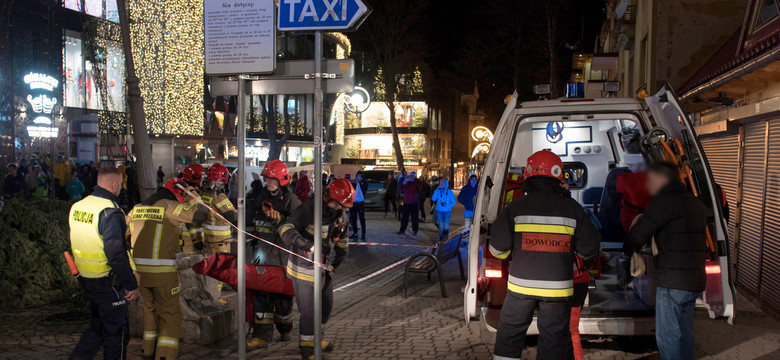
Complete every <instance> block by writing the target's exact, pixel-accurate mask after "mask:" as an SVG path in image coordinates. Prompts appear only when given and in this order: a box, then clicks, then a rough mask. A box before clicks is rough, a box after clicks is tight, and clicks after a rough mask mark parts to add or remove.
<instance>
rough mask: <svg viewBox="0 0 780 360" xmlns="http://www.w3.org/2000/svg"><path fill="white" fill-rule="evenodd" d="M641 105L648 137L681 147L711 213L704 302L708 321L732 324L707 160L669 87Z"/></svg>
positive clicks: (721, 223) (725, 256) (723, 245)
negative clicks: (648, 115) (645, 109)
mask: <svg viewBox="0 0 780 360" xmlns="http://www.w3.org/2000/svg"><path fill="white" fill-rule="evenodd" d="M645 101H646V103H647V106H648V108H649V109H650V112H651V113H652V116H653V118H652V119H651V124H648V125H649V128H650V129H651V130H650V133H649V134H648V135H653V133H654V131H653V128H660V129H663V130H666V132H667V133H668V134H667V135H668V137H669V138H667V139H664V140H665V142H666V143H667V144H672V143H676V144H679V145H681V146H680V147H681V148H682V150H683V151H684V153H685V155H684V156H683V157H682V158H681V160H682V161H681V163H682V164H685V165H688V166H689V167H690V170H691V171H690V178H692V181H691V183H692V184H693V185H694V187H695V191H696V192H697V193H698V197H699V198H700V199H701V200H702V201H703V202H704V203H705V204H706V205H707V207H709V208H711V209H712V217H711V219H710V223H709V224H708V226H709V233H710V235H709V236H710V238H712V241H713V246H714V247H715V249H714V250H715V251H713V252H712V254H711V256H710V259H709V260H708V262H707V266H706V271H707V288H706V290H705V291H704V302H705V304H706V305H707V308H708V310H709V314H710V317H713V318H714V317H717V316H723V317H726V318H728V321H729V323H732V321H733V318H734V315H735V310H734V294H735V291H734V287H733V284H732V283H731V276H730V275H729V271H730V267H729V264H730V262H729V253H728V252H729V247H728V232H727V231H726V221H725V220H724V218H723V211H722V208H721V202H720V193H719V190H717V189H718V188H717V186H716V185H715V180H714V179H713V177H712V171H711V170H710V166H709V163H708V162H707V157H706V155H705V154H704V150H703V148H702V146H701V144H700V143H699V138H698V135H697V134H696V130H695V129H694V127H693V123H692V122H691V120H690V118H689V117H688V115H687V113H686V112H685V111H684V110H683V108H682V104H681V103H680V100H679V99H678V98H677V95H676V94H675V93H674V90H673V89H672V88H671V87H670V86H669V84H666V85H665V86H664V88H663V89H662V90H661V91H659V92H658V93H657V94H655V95H653V96H649V97H647V98H646V99H645ZM657 133H663V132H662V131H658V132H657ZM663 137H665V136H663ZM678 141H679V142H678ZM671 148H672V149H674V148H675V147H674V145H671ZM716 190H717V192H716Z"/></svg>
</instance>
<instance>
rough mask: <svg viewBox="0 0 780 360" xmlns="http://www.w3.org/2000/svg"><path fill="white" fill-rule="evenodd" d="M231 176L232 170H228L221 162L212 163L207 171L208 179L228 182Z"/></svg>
mask: <svg viewBox="0 0 780 360" xmlns="http://www.w3.org/2000/svg"><path fill="white" fill-rule="evenodd" d="M229 178H230V171H228V169H227V168H226V167H225V166H223V165H222V164H220V163H214V165H211V167H210V168H209V169H208V171H206V180H207V181H213V182H219V183H223V184H227V183H228V179H229Z"/></svg>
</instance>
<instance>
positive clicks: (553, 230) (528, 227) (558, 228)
mask: <svg viewBox="0 0 780 360" xmlns="http://www.w3.org/2000/svg"><path fill="white" fill-rule="evenodd" d="M515 232H534V233H547V234H563V235H574V228H573V227H571V226H565V225H540V224H515Z"/></svg>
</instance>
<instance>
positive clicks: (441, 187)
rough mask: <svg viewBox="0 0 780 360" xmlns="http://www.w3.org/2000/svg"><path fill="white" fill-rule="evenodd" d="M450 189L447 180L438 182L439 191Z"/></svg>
mask: <svg viewBox="0 0 780 360" xmlns="http://www.w3.org/2000/svg"><path fill="white" fill-rule="evenodd" d="M449 187H450V183H449V182H448V181H447V180H442V181H441V182H439V188H440V189H447V188H449Z"/></svg>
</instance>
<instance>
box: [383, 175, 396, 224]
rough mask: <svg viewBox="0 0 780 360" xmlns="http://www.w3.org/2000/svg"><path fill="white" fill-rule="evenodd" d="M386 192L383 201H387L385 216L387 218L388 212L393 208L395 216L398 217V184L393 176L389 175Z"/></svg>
mask: <svg viewBox="0 0 780 360" xmlns="http://www.w3.org/2000/svg"><path fill="white" fill-rule="evenodd" d="M385 186H386V189H385V190H386V191H385V197H384V198H383V200H384V201H385V216H387V212H388V211H390V207H391V206H392V209H393V216H396V217H397V216H398V198H397V195H396V194H397V193H398V183H397V182H396V181H395V177H394V176H393V175H392V174H391V175H387V185H385Z"/></svg>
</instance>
